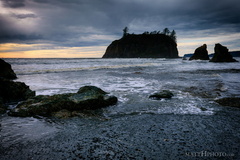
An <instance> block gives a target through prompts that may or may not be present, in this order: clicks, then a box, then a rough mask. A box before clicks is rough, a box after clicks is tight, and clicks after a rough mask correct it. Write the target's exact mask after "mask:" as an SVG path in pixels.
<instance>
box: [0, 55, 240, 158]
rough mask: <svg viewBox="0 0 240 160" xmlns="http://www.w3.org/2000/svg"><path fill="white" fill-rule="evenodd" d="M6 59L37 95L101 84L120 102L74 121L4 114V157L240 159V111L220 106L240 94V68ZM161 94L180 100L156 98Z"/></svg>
mask: <svg viewBox="0 0 240 160" xmlns="http://www.w3.org/2000/svg"><path fill="white" fill-rule="evenodd" d="M4 60H5V61H7V62H8V63H10V64H11V65H12V68H13V70H14V71H15V73H16V74H17V77H18V79H17V80H15V81H20V82H24V83H26V84H27V85H28V86H30V88H31V89H32V90H34V91H36V94H37V95H53V94H62V93H75V92H77V91H78V89H79V88H80V87H82V86H86V85H93V86H97V87H99V88H101V89H103V90H104V91H107V92H109V93H111V94H112V95H115V96H116V97H118V103H117V104H116V105H114V106H109V107H107V108H104V109H101V110H98V111H95V112H96V113H95V112H94V114H91V115H89V116H86V115H85V116H82V117H73V118H69V119H56V118H51V117H47V118H46V117H38V118H35V117H29V118H19V117H10V116H8V115H7V114H4V115H2V116H1V117H0V124H1V126H0V133H1V137H0V140H1V144H0V159H144V158H145V159H166V158H167V159H175V158H177V159H181V158H182V159H192V158H203V159H204V158H205V159H209V156H211V155H210V154H216V155H220V156H221V157H222V158H226V157H227V158H232V159H235V158H236V159H237V158H240V155H239V148H240V143H239V142H240V126H239V121H240V116H239V115H240V110H239V109H237V108H232V107H223V106H220V105H219V104H217V103H215V102H214V100H215V99H217V98H222V97H239V96H240V74H239V73H240V63H211V62H208V61H201V60H197V61H187V60H182V59H158V58H157V59H151V58H149V59H144V58H139V59H87V58H86V59H4ZM237 60H239V61H240V59H239V58H238V59H237ZM160 90H170V91H172V92H173V94H174V96H173V97H172V99H162V100H153V99H149V98H148V97H149V95H151V94H152V93H154V92H157V91H160ZM11 107H12V108H13V107H15V106H14V105H13V106H10V108H11ZM201 152H202V154H200V153H201ZM220 152H221V153H220ZM203 153H205V154H203ZM207 153H208V154H207ZM216 155H215V156H212V157H210V158H216V157H217V156H216ZM218 158H219V157H218Z"/></svg>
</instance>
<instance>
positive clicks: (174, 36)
mask: <svg viewBox="0 0 240 160" xmlns="http://www.w3.org/2000/svg"><path fill="white" fill-rule="evenodd" d="M170 37H171V38H172V39H173V40H174V42H176V43H177V36H176V32H175V31H174V30H173V31H172V32H171V34H170Z"/></svg>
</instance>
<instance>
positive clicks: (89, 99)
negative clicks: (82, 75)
mask: <svg viewBox="0 0 240 160" xmlns="http://www.w3.org/2000/svg"><path fill="white" fill-rule="evenodd" d="M116 103H117V97H115V96H110V95H108V93H107V92H105V91H103V90H101V89H100V88H97V87H95V86H84V87H82V88H80V89H79V91H78V92H77V93H68V94H57V95H53V96H43V95H40V96H36V97H34V98H31V99H28V100H27V101H25V102H22V103H20V104H19V105H18V106H17V107H16V108H15V109H13V110H11V111H10V112H9V115H10V116H20V117H28V116H35V115H39V116H54V115H59V113H61V112H62V113H64V114H67V115H71V113H72V112H73V111H83V110H95V109H99V108H103V107H107V106H110V105H114V104H116ZM63 111H64V112H63ZM68 111H69V112H68ZM56 113H57V114H56Z"/></svg>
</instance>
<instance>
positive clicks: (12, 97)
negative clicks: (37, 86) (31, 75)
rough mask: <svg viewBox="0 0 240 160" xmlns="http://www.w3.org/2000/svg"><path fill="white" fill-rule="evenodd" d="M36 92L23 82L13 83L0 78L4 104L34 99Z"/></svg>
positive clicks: (0, 95) (0, 91)
mask: <svg viewBox="0 0 240 160" xmlns="http://www.w3.org/2000/svg"><path fill="white" fill-rule="evenodd" d="M34 96H35V91H32V90H31V89H29V86H27V85H26V84H25V83H23V82H13V81H11V80H7V79H3V78H0V97H1V98H2V101H3V103H12V102H18V101H22V100H26V99H28V98H31V97H34Z"/></svg>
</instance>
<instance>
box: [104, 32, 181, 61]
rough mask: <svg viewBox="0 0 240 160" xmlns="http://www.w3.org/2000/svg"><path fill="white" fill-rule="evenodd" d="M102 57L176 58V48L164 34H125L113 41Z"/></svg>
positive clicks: (174, 43)
mask: <svg viewBox="0 0 240 160" xmlns="http://www.w3.org/2000/svg"><path fill="white" fill-rule="evenodd" d="M102 58H178V49H177V44H176V42H175V41H174V40H173V39H172V38H171V37H170V36H167V35H165V34H138V35H136V34H127V35H126V36H123V37H122V38H121V39H119V40H115V41H113V42H112V43H111V44H110V45H109V46H108V47H107V49H106V52H105V54H104V55H103V57H102Z"/></svg>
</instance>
